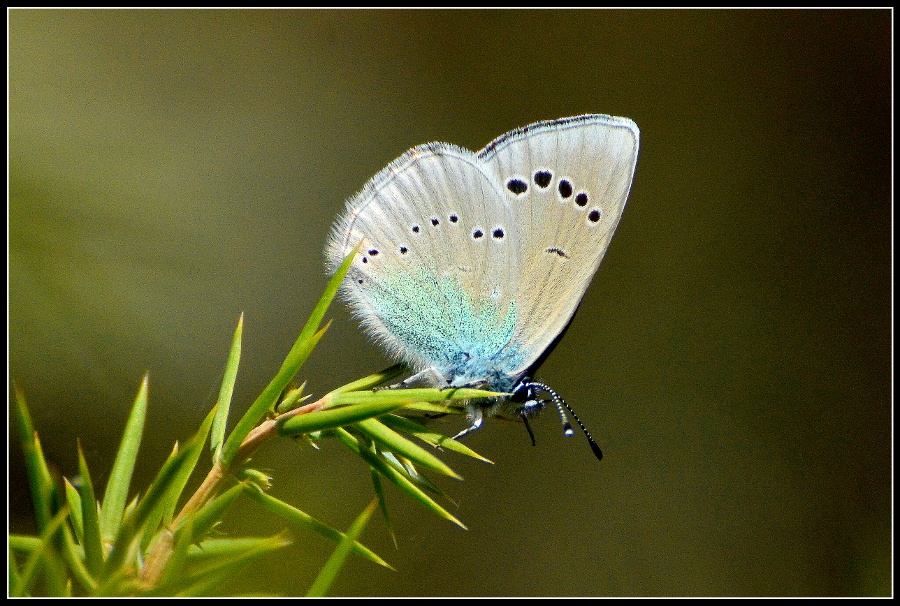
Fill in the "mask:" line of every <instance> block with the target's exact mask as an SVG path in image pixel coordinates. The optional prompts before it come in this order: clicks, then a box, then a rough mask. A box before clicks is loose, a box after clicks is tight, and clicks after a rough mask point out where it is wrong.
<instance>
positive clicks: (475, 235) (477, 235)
mask: <svg viewBox="0 0 900 606" xmlns="http://www.w3.org/2000/svg"><path fill="white" fill-rule="evenodd" d="M486 235H487V234H486V233H485V232H484V230H483V229H481V228H480V227H476V228H475V229H473V230H472V239H473V240H481V239H482V238H484V237H485V236H486ZM505 237H506V230H504V229H503V227H495V228H494V229H492V230H491V238H493V239H494V240H497V241H500V240H502V239H503V238H505Z"/></svg>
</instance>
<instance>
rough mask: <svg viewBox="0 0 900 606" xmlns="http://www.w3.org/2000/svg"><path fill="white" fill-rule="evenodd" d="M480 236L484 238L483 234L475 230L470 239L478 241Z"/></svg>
mask: <svg viewBox="0 0 900 606" xmlns="http://www.w3.org/2000/svg"><path fill="white" fill-rule="evenodd" d="M482 236H484V232H483V231H481V230H480V229H476V230H475V231H473V232H472V237H473V238H475V239H476V240H478V239H479V238H481V237H482Z"/></svg>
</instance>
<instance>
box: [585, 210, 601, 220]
mask: <svg viewBox="0 0 900 606" xmlns="http://www.w3.org/2000/svg"><path fill="white" fill-rule="evenodd" d="M600 216H601V215H600V210H599V209H597V208H595V209H593V210H591V212H589V213H588V220H589V221H590V222H591V223H596V222H597V221H599V220H600Z"/></svg>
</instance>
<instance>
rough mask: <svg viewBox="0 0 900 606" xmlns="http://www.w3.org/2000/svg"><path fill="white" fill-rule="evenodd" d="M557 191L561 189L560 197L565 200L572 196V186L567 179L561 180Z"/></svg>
mask: <svg viewBox="0 0 900 606" xmlns="http://www.w3.org/2000/svg"><path fill="white" fill-rule="evenodd" d="M557 189H559V195H560V196H562V197H563V198H568V197H569V196H571V195H572V184H571V183H569V181H568V180H567V179H560V181H559V187H558V188H557Z"/></svg>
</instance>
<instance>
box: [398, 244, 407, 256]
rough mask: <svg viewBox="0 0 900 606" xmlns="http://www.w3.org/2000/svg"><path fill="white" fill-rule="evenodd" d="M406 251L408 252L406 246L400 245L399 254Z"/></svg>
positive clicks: (403, 253)
mask: <svg viewBox="0 0 900 606" xmlns="http://www.w3.org/2000/svg"><path fill="white" fill-rule="evenodd" d="M407 252H409V249H408V248H406V247H405V246H401V247H400V254H401V255H405V254H406V253H407Z"/></svg>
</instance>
